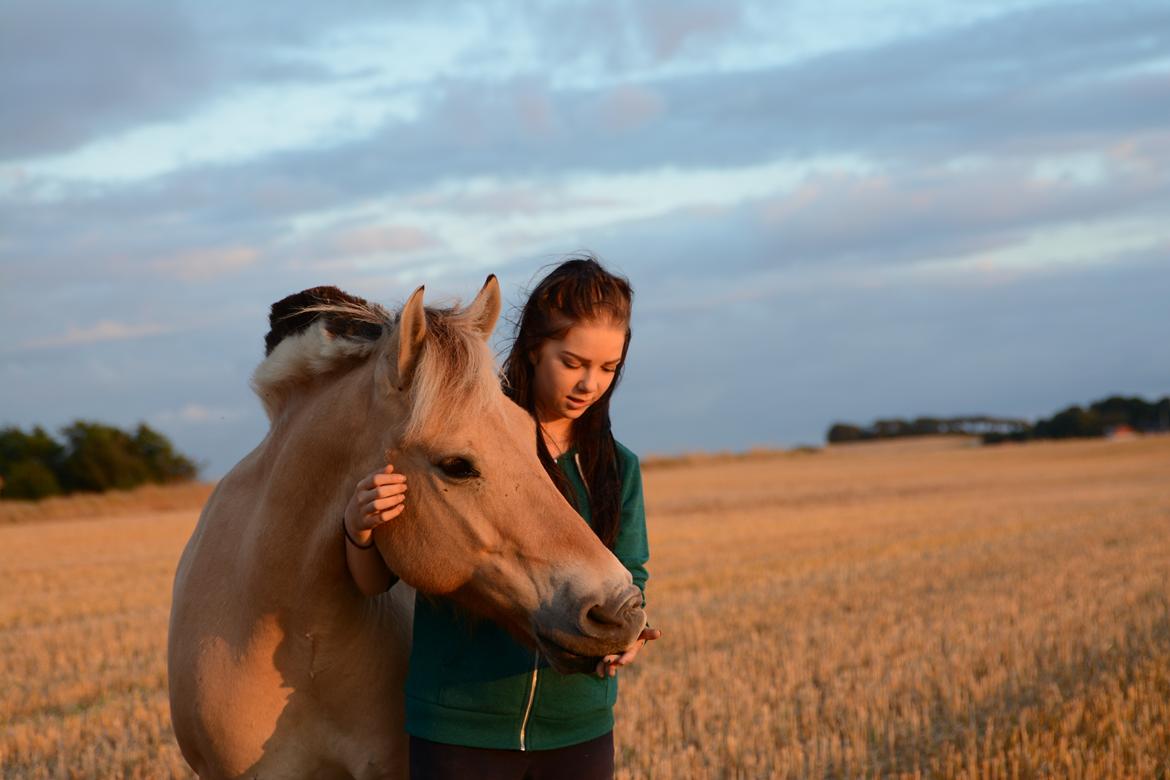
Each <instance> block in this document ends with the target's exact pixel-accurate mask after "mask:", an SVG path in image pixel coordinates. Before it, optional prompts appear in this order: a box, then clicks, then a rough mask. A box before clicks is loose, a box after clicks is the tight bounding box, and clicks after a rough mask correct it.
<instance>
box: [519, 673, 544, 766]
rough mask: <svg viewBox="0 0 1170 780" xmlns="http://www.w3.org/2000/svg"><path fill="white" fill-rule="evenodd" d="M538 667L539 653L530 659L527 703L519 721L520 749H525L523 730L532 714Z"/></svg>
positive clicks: (525, 728)
mask: <svg viewBox="0 0 1170 780" xmlns="http://www.w3.org/2000/svg"><path fill="white" fill-rule="evenodd" d="M539 668H540V653H539V652H538V653H537V654H536V656H535V657H534V658H533V659H532V686H531V687H530V688H529V689H528V704H526V705H525V706H524V719H523V720H521V721H520V749H521V750H527V747H526V746H525V744H524V732H525V731H526V730H527V728H528V716H529V715H531V714H532V701H533V700H534V699H535V698H536V675H537V670H538V669H539Z"/></svg>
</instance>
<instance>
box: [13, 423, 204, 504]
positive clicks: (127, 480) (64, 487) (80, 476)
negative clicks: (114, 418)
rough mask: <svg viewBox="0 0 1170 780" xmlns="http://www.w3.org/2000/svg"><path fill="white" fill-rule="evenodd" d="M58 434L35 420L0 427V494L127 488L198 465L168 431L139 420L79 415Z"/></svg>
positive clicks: (181, 476) (187, 474) (171, 478)
mask: <svg viewBox="0 0 1170 780" xmlns="http://www.w3.org/2000/svg"><path fill="white" fill-rule="evenodd" d="M60 433H61V438H60V440H58V439H57V438H55V437H53V436H52V435H51V434H49V433H47V432H46V431H45V429H44V428H42V427H40V426H39V425H38V426H35V427H33V428H32V430H31V431H29V432H28V433H25V432H24V431H23V430H21V429H20V428H18V427H8V428H3V429H0V478H2V479H3V482H0V498H4V499H38V498H45V497H47V496H55V495H61V494H65V493H76V492H102V491H106V490H129V489H130V488H133V487H137V486H139V485H143V484H146V483H157V484H164V483H169V482H183V481H187V480H191V479H194V478H195V477H196V476H197V475H198V473H199V467H198V466H197V465H196V464H195V462H194V461H192V460H191V459H190V458H188V457H187V456H185V455H183V454H181V453H179V452H177V451H176V450H175V448H174V445H172V444H171V442H170V440H169V439H167V437H166V436H164V435H163V434H161V433H159V432H158V431H156V430H154V429H153V428H151V427H150V426H149V425H146V424H145V423H141V424H139V425H138V427H137V428H135V429H134V430H133V431H124V430H122V429H120V428H115V427H113V426H110V425H103V424H102V423H97V422H89V421H85V420H77V421H75V422H73V423H72V424H71V425H68V426H66V427H64V428H62V429H61V432H60Z"/></svg>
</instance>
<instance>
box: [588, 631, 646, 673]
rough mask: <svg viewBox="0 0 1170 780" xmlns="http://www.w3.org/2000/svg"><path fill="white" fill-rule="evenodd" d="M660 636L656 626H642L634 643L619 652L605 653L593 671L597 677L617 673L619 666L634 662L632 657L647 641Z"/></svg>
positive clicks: (634, 656)
mask: <svg viewBox="0 0 1170 780" xmlns="http://www.w3.org/2000/svg"><path fill="white" fill-rule="evenodd" d="M660 636H662V632H661V631H659V630H658V629H657V628H650V627H649V626H647V627H646V628H643V629H642V633H641V634H639V635H638V638H637V639H635V640H634V643H633V644H632V645H630V646H629V647H627V648H626V649H625V650H623V651H622V652H621V654H619V655H607V656H604V657H602V659H601V660H600V661H598V662H597V668H596V669H595V670H594V672H595V673H596V674H597V676H598V677H602V678H604V677H605V676H606V675H607V674H608V675H609V676H610V677H613V676H614V675H616V674H617V670H618V667H619V666H629V665H630V664H632V663H633V662H634V658H636V657H637V655H638V651H639V650H641V649H642V648H643V647H645V646H646V643H647V642H653V641H654V640H655V639H657V638H658V637H660Z"/></svg>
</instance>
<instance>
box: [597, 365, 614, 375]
mask: <svg viewBox="0 0 1170 780" xmlns="http://www.w3.org/2000/svg"><path fill="white" fill-rule="evenodd" d="M601 370H602V371H604V372H605V373H607V374H612V373H613V372H615V371H617V366H602V367H601Z"/></svg>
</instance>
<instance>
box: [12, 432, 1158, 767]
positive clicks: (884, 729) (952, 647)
mask: <svg viewBox="0 0 1170 780" xmlns="http://www.w3.org/2000/svg"><path fill="white" fill-rule="evenodd" d="M1168 467H1170V438H1167V437H1159V438H1153V437H1151V438H1146V439H1139V440H1136V441H1129V442H1116V443H1114V442H1103V441H1092V442H1074V443H1059V444H1031V445H1028V446H1023V447H1006V448H998V449H993V448H975V447H970V446H966V445H965V443H964V442H962V441H954V440H950V441H948V440H932V441H924V442H917V443H915V442H908V443H899V444H878V445H860V446H851V447H843V448H831V449H829V450H826V451H825V452H822V453H818V454H809V453H803V454H789V455H775V454H773V455H768V454H760V455H759V456H757V457H751V458H739V459H718V458H715V459H699V460H697V461H695V462H692V463H678V464H674V465H672V466H671V467H670V468H654V469H650V470H648V471H647V473H646V489H647V500H648V515H649V524H650V537H651V549H652V555H653V558H652V560H651V573H652V578H651V582H650V589H649V593H648V600H649V609H650V612H651V616H652V620H653V622H654V624H655V625H658V626H660V627H661V628H663V630H664V631H665V632H666V634H665V636H664V637H663V639H662V640H660V641H659V642H657V643H655V644H653V645H651V647H650V648H649V649H648V650H647V651H646V652H645V654H644V655H643V657H642V658H640V659H639V662H638V663H637V664H635V665H634V666H633V667H631V668H629V669H627V670H625V671H623V672H622V676H623V683H622V694H621V699H620V701H619V703H618V728H617V745H618V748H617V749H618V776H619V777H621V778H641V777H655V778H707V777H714V778H741V777H742V778H756V777H915V776H922V777H967V778H976V777H980V778H982V777H991V778H995V777H1003V778H1011V777H1021V778H1027V777H1085V778H1092V777H1160V776H1166V775H1167V774H1170V763H1168V759H1167V756H1170V606H1168V594H1170V534H1168V533H1167V530H1168V529H1170V480H1168V479H1167V475H1168V473H1170V468H1168ZM195 514H196V513H195V512H194V511H190V510H187V511H174V512H161V513H157V512H156V513H140V514H131V515H125V516H119V517H107V518H103V519H98V520H74V521H68V520H54V521H46V522H35V523H20V524H17V525H10V526H6V527H0V577H2V581H3V582H4V586H3V590H2V591H0V677H2V678H3V680H4V681H5V684H4V685H3V686H2V687H0V724H3V732H2V734H0V774H2V775H3V776H4V777H19V778H25V777H110V776H123V777H166V776H179V777H183V776H187V775H186V769H185V765H184V764H183V762H182V759H181V757H180V756H179V753H178V749H177V748H176V747H175V745H174V739H173V737H172V736H171V732H170V727H169V722H168V715H167V703H166V669H165V640H166V621H167V613H168V609H169V599H170V579H171V575H172V572H173V570H174V565H175V563H176V561H177V558H178V554H179V552H180V550H181V548H182V545H183V543H184V541H185V539H186V537H187V535H188V534H189V532H190V530H191V528H192V526H193V523H194V520H195Z"/></svg>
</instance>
